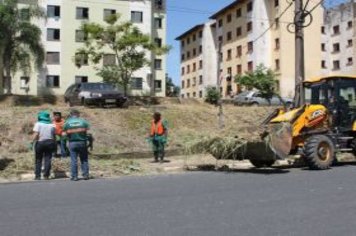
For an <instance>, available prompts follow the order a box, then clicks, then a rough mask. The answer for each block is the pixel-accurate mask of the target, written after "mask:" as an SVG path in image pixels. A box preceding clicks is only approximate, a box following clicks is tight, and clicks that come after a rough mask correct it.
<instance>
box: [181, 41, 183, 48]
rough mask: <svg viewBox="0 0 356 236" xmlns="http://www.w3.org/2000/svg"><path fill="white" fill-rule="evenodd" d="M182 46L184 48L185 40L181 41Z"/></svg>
mask: <svg viewBox="0 0 356 236" xmlns="http://www.w3.org/2000/svg"><path fill="white" fill-rule="evenodd" d="M181 47H182V48H184V40H182V41H181Z"/></svg>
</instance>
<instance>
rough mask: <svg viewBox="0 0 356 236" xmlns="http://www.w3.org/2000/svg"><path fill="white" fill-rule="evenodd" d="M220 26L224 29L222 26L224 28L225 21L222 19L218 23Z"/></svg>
mask: <svg viewBox="0 0 356 236" xmlns="http://www.w3.org/2000/svg"><path fill="white" fill-rule="evenodd" d="M218 26H219V27H222V26H223V20H222V19H220V20H219V21H218Z"/></svg>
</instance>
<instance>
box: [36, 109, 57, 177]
mask: <svg viewBox="0 0 356 236" xmlns="http://www.w3.org/2000/svg"><path fill="white" fill-rule="evenodd" d="M37 118H38V121H37V123H36V124H35V126H34V128H33V131H34V136H33V143H35V145H34V149H35V180H40V179H41V169H42V160H43V159H44V173H43V177H44V179H45V180H48V179H49V176H50V172H51V158H52V153H53V152H54V150H55V148H56V144H55V128H54V125H53V124H52V122H51V117H50V114H49V113H48V112H46V111H41V112H39V113H38V116H37Z"/></svg>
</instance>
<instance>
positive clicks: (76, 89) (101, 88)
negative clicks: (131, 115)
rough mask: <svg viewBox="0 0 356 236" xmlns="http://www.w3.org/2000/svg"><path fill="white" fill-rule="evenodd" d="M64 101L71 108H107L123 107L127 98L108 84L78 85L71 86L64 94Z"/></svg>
mask: <svg viewBox="0 0 356 236" xmlns="http://www.w3.org/2000/svg"><path fill="white" fill-rule="evenodd" d="M64 100H65V102H66V103H68V104H69V106H75V105H84V106H92V105H98V106H105V105H116V106H118V107H122V106H123V105H124V104H125V103H126V101H127V97H125V96H123V95H122V93H120V92H119V91H118V89H116V88H115V87H114V86H113V85H111V84H107V83H78V84H73V85H71V86H69V88H68V89H67V91H66V92H65V94H64Z"/></svg>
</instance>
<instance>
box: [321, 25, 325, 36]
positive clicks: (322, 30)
mask: <svg viewBox="0 0 356 236" xmlns="http://www.w3.org/2000/svg"><path fill="white" fill-rule="evenodd" d="M321 33H322V34H325V27H324V26H322V27H321Z"/></svg>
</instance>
